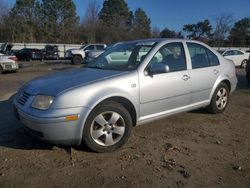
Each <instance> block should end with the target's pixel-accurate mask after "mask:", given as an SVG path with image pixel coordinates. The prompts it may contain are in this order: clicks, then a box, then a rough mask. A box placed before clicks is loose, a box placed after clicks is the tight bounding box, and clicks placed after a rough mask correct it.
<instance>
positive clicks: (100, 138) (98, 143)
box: [83, 101, 132, 152]
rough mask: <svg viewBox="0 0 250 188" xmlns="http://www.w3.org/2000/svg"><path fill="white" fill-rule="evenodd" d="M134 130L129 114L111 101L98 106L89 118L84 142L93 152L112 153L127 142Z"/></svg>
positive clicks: (84, 132)
mask: <svg viewBox="0 0 250 188" xmlns="http://www.w3.org/2000/svg"><path fill="white" fill-rule="evenodd" d="M131 130H132V119H131V116H130V114H129V112H128V111H127V110H126V109H125V108H124V107H123V106H122V105H120V104H119V103H116V102H113V101H109V102H105V103H103V104H100V105H99V106H97V107H96V108H95V109H94V110H93V111H92V112H91V113H90V115H89V117H88V118H87V121H86V124H85V126H84V130H83V142H84V143H85V144H86V145H87V146H88V147H89V148H90V149H92V150H93V151H96V152H111V151H114V150H116V149H118V148H119V147H121V146H122V145H123V144H124V143H126V142H127V140H128V138H129V136H130V133H131Z"/></svg>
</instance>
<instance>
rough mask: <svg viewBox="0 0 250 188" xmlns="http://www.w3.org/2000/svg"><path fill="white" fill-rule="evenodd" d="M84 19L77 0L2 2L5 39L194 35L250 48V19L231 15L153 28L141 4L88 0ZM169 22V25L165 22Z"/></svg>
mask: <svg viewBox="0 0 250 188" xmlns="http://www.w3.org/2000/svg"><path fill="white" fill-rule="evenodd" d="M84 8H85V9H86V10H85V15H84V16H83V18H82V19H80V18H79V16H78V15H77V12H76V5H75V4H74V2H73V1H72V0H53V1H51V0H16V2H15V4H14V6H13V7H11V8H9V7H8V6H7V5H6V4H5V3H4V0H0V42H21V43H22V42H31V43H36V42H38V43H97V42H98V43H114V42H117V41H126V40H133V39H143V38H159V37H161V38H189V39H195V40H200V41H203V42H205V43H208V44H210V45H212V46H241V47H244V46H247V47H249V46H250V18H242V19H241V20H238V21H236V20H235V19H234V17H233V15H231V14H222V15H219V16H217V17H216V18H215V26H214V28H213V26H212V25H211V23H210V21H209V20H208V19H205V20H201V21H199V22H197V23H192V24H185V25H184V26H183V29H182V30H181V31H174V30H171V29H169V28H167V27H166V28H164V29H162V30H160V29H159V28H157V27H155V28H151V20H150V18H149V17H148V16H147V14H146V12H145V11H144V10H143V9H142V8H137V9H136V10H135V11H134V12H132V11H131V10H130V9H129V7H128V4H127V3H126V1H125V0H105V1H104V2H103V4H102V5H101V6H100V5H99V4H98V3H97V1H95V0H92V1H90V0H89V3H88V5H87V7H84ZM166 25H167V23H166Z"/></svg>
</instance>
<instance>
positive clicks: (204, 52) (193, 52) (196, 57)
mask: <svg viewBox="0 0 250 188" xmlns="http://www.w3.org/2000/svg"><path fill="white" fill-rule="evenodd" d="M187 46H188V50H189V54H190V57H191V61H192V68H193V69H197V68H203V67H209V66H216V65H219V60H218V58H217V56H216V55H215V54H214V53H213V52H211V51H210V50H209V49H207V48H205V47H204V46H202V45H200V44H195V43H187Z"/></svg>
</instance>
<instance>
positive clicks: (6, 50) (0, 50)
mask: <svg viewBox="0 0 250 188" xmlns="http://www.w3.org/2000/svg"><path fill="white" fill-rule="evenodd" d="M12 47H13V44H10V43H3V44H2V45H1V46H0V54H2V55H4V54H8V55H9V54H10V53H11V48H12Z"/></svg>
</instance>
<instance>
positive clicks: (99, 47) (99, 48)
mask: <svg viewBox="0 0 250 188" xmlns="http://www.w3.org/2000/svg"><path fill="white" fill-rule="evenodd" d="M96 49H97V50H103V49H104V45H96Z"/></svg>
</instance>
